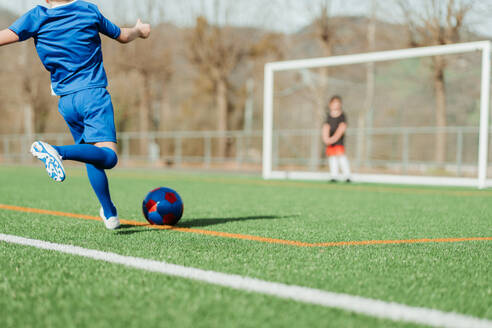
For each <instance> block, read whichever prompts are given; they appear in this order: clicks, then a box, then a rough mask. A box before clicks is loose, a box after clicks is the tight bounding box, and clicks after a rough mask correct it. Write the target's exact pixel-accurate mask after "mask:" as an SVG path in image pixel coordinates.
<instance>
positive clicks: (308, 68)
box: [262, 41, 492, 188]
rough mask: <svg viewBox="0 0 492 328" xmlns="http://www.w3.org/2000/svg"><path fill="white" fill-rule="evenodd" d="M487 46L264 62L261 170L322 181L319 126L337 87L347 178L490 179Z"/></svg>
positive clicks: (478, 183)
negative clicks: (349, 172) (345, 125)
mask: <svg viewBox="0 0 492 328" xmlns="http://www.w3.org/2000/svg"><path fill="white" fill-rule="evenodd" d="M490 51H491V43H490V42H489V41H481V42H471V43H460V44H452V45H444V46H434V47H421V48H411V49H403V50H394V51H384V52H373V53H364V54H355V55H347V56H334V57H327V58H313V59H302V60H293V61H283V62H272V63H267V64H266V65H265V80H264V108H263V111H264V112H263V163H262V166H263V168H262V173H263V178H264V179H295V180H328V179H330V172H329V169H328V166H327V163H326V159H325V158H324V155H323V149H324V145H323V144H322V142H321V126H322V124H323V117H324V115H325V111H326V103H327V99H329V97H330V96H331V95H334V94H340V95H341V96H342V97H343V98H344V111H345V112H346V114H347V117H348V122H349V123H348V126H349V128H348V130H347V138H346V143H347V153H348V157H349V159H350V162H351V166H352V171H353V172H354V173H353V174H352V176H351V179H352V180H353V181H355V182H371V183H392V184H416V185H438V186H474V187H478V188H486V187H488V186H491V185H492V181H491V180H488V179H487V171H488V167H489V165H488V164H489V162H488V158H489V147H488V141H489V130H490V128H489V102H490V74H491V66H490V59H491V58H490ZM439 65H441V66H439ZM438 67H441V72H444V73H443V74H441V78H440V77H439V71H438V70H437V68H438ZM439 83H441V85H439ZM437 88H441V90H440V91H441V93H438V92H437V91H436V90H437ZM443 98H444V99H443ZM439 99H440V100H441V103H440V104H441V108H439ZM438 110H440V111H441V112H440V114H439V113H437V111H438ZM443 110H444V113H443ZM439 115H440V116H439Z"/></svg>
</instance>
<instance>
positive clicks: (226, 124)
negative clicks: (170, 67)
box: [187, 0, 274, 157]
mask: <svg viewBox="0 0 492 328" xmlns="http://www.w3.org/2000/svg"><path fill="white" fill-rule="evenodd" d="M213 4H214V6H213V9H214V14H213V21H212V22H210V21H209V19H207V18H206V17H205V15H204V14H203V11H204V9H203V8H202V14H200V15H198V17H196V19H195V26H194V27H193V28H192V29H191V30H190V32H189V35H188V38H187V41H188V54H187V57H188V59H189V62H190V63H191V64H192V65H193V66H194V68H195V70H196V71H197V72H198V79H199V81H198V84H199V85H201V86H202V88H203V90H204V91H206V92H207V93H209V94H210V95H211V96H212V97H213V99H214V101H213V103H214V106H215V107H216V108H217V114H216V115H217V116H216V119H215V122H216V128H217V130H218V131H221V132H225V131H227V130H229V129H230V127H231V124H230V121H231V119H230V118H231V117H233V118H235V117H236V115H232V116H231V115H230V111H234V106H233V104H232V103H231V98H232V96H233V87H232V83H231V82H232V81H231V76H232V75H233V73H234V72H235V70H236V69H237V68H238V67H239V66H240V65H242V64H244V63H245V60H247V59H251V58H258V57H261V56H262V55H263V54H265V53H266V52H269V51H270V50H272V49H273V48H274V46H272V45H268V46H266V45H267V42H266V41H265V40H267V39H269V38H272V34H269V35H266V36H264V38H263V39H262V38H259V37H258V32H257V31H255V30H254V29H247V30H241V29H239V28H236V27H233V26H231V25H229V24H228V22H227V21H228V15H231V12H232V11H233V9H234V7H231V6H233V5H232V3H231V2H228V1H221V0H214V2H213ZM234 5H239V3H234ZM220 13H225V16H226V17H225V18H221V17H219V16H220ZM257 39H260V40H259V41H258V40H257ZM272 51H274V50H272ZM236 109H237V107H236ZM218 155H219V156H220V157H227V156H228V143H227V140H226V138H220V139H219V142H218Z"/></svg>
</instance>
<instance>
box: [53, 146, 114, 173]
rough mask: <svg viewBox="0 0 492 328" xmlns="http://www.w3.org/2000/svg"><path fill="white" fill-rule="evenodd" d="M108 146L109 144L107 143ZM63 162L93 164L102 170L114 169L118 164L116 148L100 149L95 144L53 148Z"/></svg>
mask: <svg viewBox="0 0 492 328" xmlns="http://www.w3.org/2000/svg"><path fill="white" fill-rule="evenodd" d="M105 144H108V143H105ZM53 148H54V149H55V150H56V151H57V152H58V154H59V155H60V156H61V158H62V159H63V160H69V161H76V162H81V163H85V164H92V165H94V166H97V167H98V168H101V169H105V170H107V169H112V168H113V167H115V166H116V164H117V163H118V156H117V155H116V151H115V150H113V149H112V148H116V147H111V148H110V147H98V146H96V145H94V144H80V145H69V146H53Z"/></svg>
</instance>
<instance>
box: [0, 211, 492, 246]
mask: <svg viewBox="0 0 492 328" xmlns="http://www.w3.org/2000/svg"><path fill="white" fill-rule="evenodd" d="M0 209H3V210H8V211H16V212H24V213H35V214H46V215H53V216H63V217H69V218H76V219H84V220H93V221H101V218H99V217H97V216H90V215H84V214H75V213H67V212H59V211H51V210H43V209H37V208H29V207H21V206H13V205H4V204H0ZM120 222H121V223H122V224H126V225H132V226H141V227H148V228H152V229H159V230H172V231H180V232H188V233H195V234H200V235H209V236H215V237H223V238H232V239H242V240H251V241H257V242H263V243H269V244H280V245H290V246H298V247H339V246H362V245H388V244H416V243H457V242H465V241H492V237H469V238H422V239H402V240H363V241H340V242H327V243H306V242H302V241H295V240H285V239H276V238H267V237H260V236H252V235H243V234H238V233H229V232H221V231H213V230H203V229H194V228H181V227H174V226H168V225H162V226H158V225H150V224H148V223H144V222H138V221H130V220H120Z"/></svg>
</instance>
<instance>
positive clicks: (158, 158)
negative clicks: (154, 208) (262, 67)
mask: <svg viewBox="0 0 492 328" xmlns="http://www.w3.org/2000/svg"><path fill="white" fill-rule="evenodd" d="M438 133H445V134H446V137H447V144H446V149H447V157H446V160H445V161H444V162H436V161H435V159H434V156H433V154H434V147H433V144H434V138H435V137H436V136H437V134H438ZM273 135H274V147H273V149H274V152H273V165H274V167H275V168H286V167H287V168H288V167H292V168H305V169H308V170H311V171H316V170H321V169H323V168H324V166H325V162H324V156H323V152H324V147H323V146H322V144H321V138H320V130H319V129H312V130H276V131H274V134H273ZM346 138H347V142H346V143H347V151H348V155H349V158H350V159H351V160H352V164H353V166H355V167H356V168H357V169H359V170H364V169H365V170H367V169H370V170H373V171H377V170H380V171H385V170H390V171H397V172H399V173H408V172H415V171H421V172H425V171H429V170H434V169H437V168H440V169H443V170H445V171H446V173H445V174H453V175H457V176H461V175H463V174H467V173H469V174H475V173H476V169H477V157H478V127H447V128H444V129H438V128H436V127H416V128H415V127H414V128H373V129H365V130H363V131H360V130H359V131H358V130H357V129H349V130H348V131H347V137H346ZM360 138H362V142H360ZM34 139H36V140H45V141H47V142H50V143H53V144H70V143H72V142H73V141H72V139H71V136H70V135H67V134H53V133H49V134H37V135H34V136H27V135H0V163H19V162H20V163H29V162H31V161H32V158H31V156H30V153H29V147H30V145H31V143H32V141H33V140H34ZM220 139H226V142H227V155H226V156H221V155H220V154H219V153H218V149H219V147H218V142H219V140H220ZM489 139H490V138H489ZM118 140H119V151H120V163H121V164H122V165H140V166H145V165H162V166H175V167H182V166H186V165H188V166H189V165H194V166H198V167H203V168H210V167H213V166H217V167H223V168H232V169H234V168H246V167H249V168H251V169H254V170H260V167H261V160H262V157H261V151H262V132H261V131H251V132H244V131H229V132H225V133H223V132H217V131H186V132H152V133H145V134H142V133H136V132H124V133H120V134H119V135H118ZM358 141H359V142H358ZM491 155H492V154H491V152H490V151H489V159H490V158H492V156H491Z"/></svg>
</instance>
